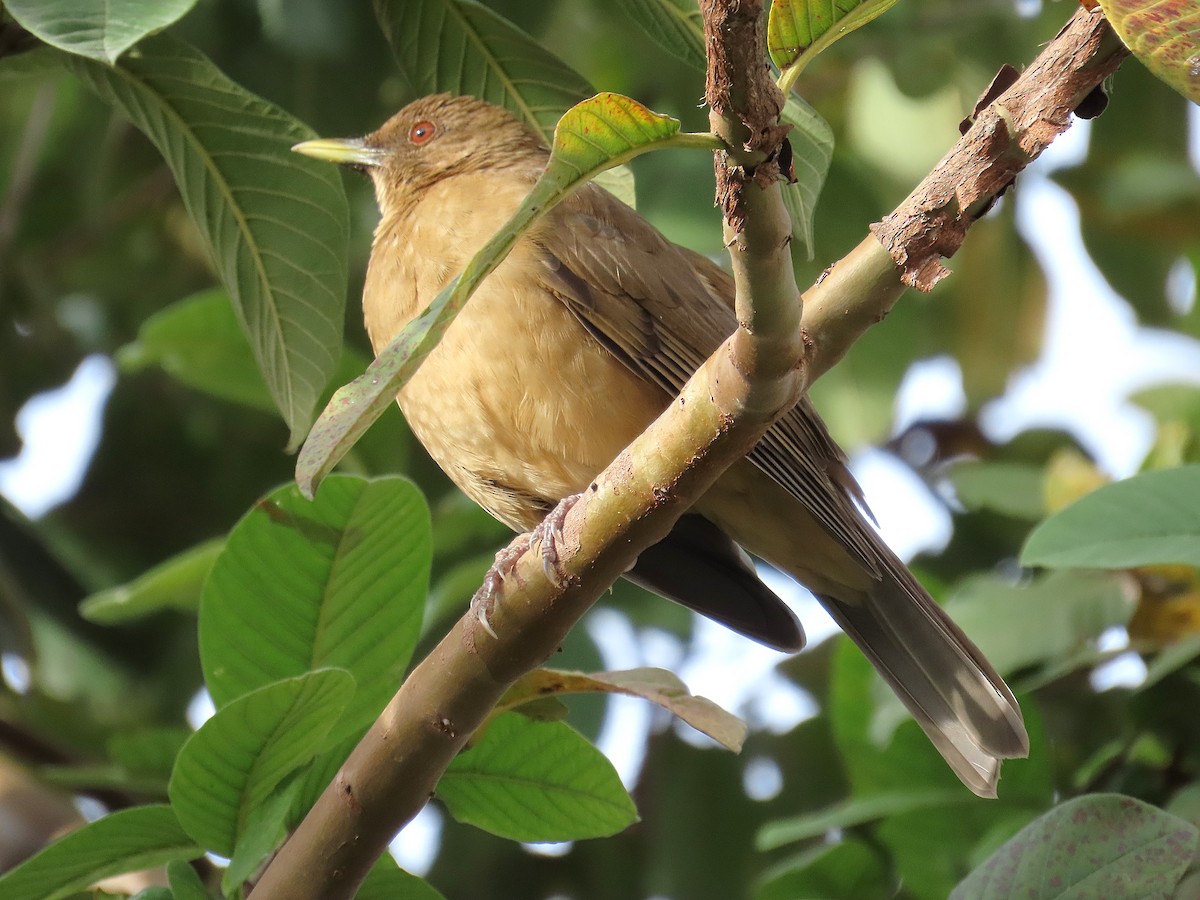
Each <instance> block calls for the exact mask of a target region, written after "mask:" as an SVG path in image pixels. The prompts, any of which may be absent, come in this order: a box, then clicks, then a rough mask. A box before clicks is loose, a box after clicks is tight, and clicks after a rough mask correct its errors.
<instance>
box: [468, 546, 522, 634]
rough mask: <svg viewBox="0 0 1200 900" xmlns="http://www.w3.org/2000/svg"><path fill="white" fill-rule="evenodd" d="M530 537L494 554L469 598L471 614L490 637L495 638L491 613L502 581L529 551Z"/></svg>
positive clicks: (501, 587)
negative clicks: (490, 565) (492, 561)
mask: <svg viewBox="0 0 1200 900" xmlns="http://www.w3.org/2000/svg"><path fill="white" fill-rule="evenodd" d="M530 544H531V540H530V535H527V534H526V535H522V536H521V538H520V539H518V540H516V541H514V542H513V543H511V544H509V545H508V546H507V547H505V548H504V549H503V550H501V551H500V552H499V553H497V554H496V561H495V562H494V563H492V567H491V568H490V569H488V571H487V574H486V575H484V576H483V584H481V585H480V586H479V590H477V591H476V592H475V595H474V596H473V597H471V612H473V613H474V614H475V620H476V621H477V622H478V623H479V625H480V627H481V628H482V629H483V630H484V631H486V632H487V633H488V634H489V635H490V636H491V637H493V638H497V637H498V636H497V634H496V630H495V629H494V628H492V619H491V616H492V611H493V610H494V609H495V608H496V598H497V597H499V596H500V592H501V591H503V590H504V581H505V579H507V578H508V576H509V574H510V573H511V572H512V570H513V566H514V565H516V562H517V560H518V559H520V558H521V556H522V554H524V553H525V551H526V550H528V549H529V547H530Z"/></svg>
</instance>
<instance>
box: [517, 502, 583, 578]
mask: <svg viewBox="0 0 1200 900" xmlns="http://www.w3.org/2000/svg"><path fill="white" fill-rule="evenodd" d="M578 499H579V495H578V494H570V495H569V496H566V497H564V498H563V499H562V500H560V501H558V503H557V504H555V506H554V509H552V510H550V512H548V513H546V518H544V519H542V521H541V522H539V523H538V524H537V526H536V527H535V528H534V529H533V531H531V532H530V533H529V546H530V548H533V547H538V548H539V549H540V550H541V553H542V571H544V572H545V573H546V578H547V579H548V580H549V581H550V583H551V584H552V585H554V586H555V587H556V588H561V587H562V586H563V585H565V584H566V583H567V574H566V573H565V572H564V571H563V570H562V567H561V565H560V564H559V555H558V544H559V541H561V540H562V536H563V523H564V522H565V521H566V519H567V513H569V512H570V511H571V507H572V506H574V505H575V502H576V501H577V500H578Z"/></svg>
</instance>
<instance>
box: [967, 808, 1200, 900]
mask: <svg viewBox="0 0 1200 900" xmlns="http://www.w3.org/2000/svg"><path fill="white" fill-rule="evenodd" d="M1198 835H1200V832H1197V830H1196V828H1195V827H1194V826H1192V825H1190V824H1188V823H1187V822H1185V821H1183V819H1179V818H1176V817H1175V816H1172V815H1169V814H1168V813H1165V812H1163V811H1162V810H1160V809H1155V808H1154V807H1153V806H1150V805H1148V804H1146V803H1143V802H1141V801H1140V800H1135V799H1133V798H1132V797H1122V796H1120V795H1117V794H1093V795H1090V796H1085V797H1078V798H1076V799H1074V800H1069V801H1067V802H1066V803H1063V804H1062V805H1061V806H1057V807H1055V808H1054V809H1052V810H1050V812H1048V813H1046V814H1045V815H1044V816H1042V817H1041V818H1040V819H1038V820H1036V821H1035V822H1033V823H1031V824H1030V825H1028V826H1026V827H1025V828H1024V829H1022V830H1021V832H1020V833H1019V834H1017V836H1016V837H1014V838H1013V839H1012V840H1010V841H1008V843H1006V844H1005V845H1004V846H1003V847H1001V848H1000V849H999V850H997V851H996V852H995V853H993V854H992V855H991V856H990V857H989V858H988V860H987V861H986V862H985V863H984V864H983V865H981V866H980V867H979V868H978V869H976V870H975V871H974V872H972V873H971V874H970V875H968V876H967V877H966V878H965V879H964V880H963V881H962V882H961V883H960V884H959V885H958V887H956V888H955V889H954V893H952V894H951V895H950V896H951V900H1008V898H1011V897H1038V898H1040V900H1067V898H1072V900H1076V898H1078V900H1083V898H1087V897H1102V896H1108V895H1111V894H1113V893H1114V892H1115V894H1119V895H1120V896H1122V897H1137V898H1139V900H1153V898H1164V900H1165V898H1167V897H1170V896H1171V893H1172V891H1171V889H1172V888H1173V887H1174V886H1175V884H1176V883H1177V882H1178V881H1179V879H1180V877H1182V875H1183V872H1184V870H1185V869H1186V868H1187V866H1188V863H1189V862H1191V858H1192V853H1193V852H1194V850H1195V848H1196V843H1197V837H1198ZM1118 886H1119V887H1118Z"/></svg>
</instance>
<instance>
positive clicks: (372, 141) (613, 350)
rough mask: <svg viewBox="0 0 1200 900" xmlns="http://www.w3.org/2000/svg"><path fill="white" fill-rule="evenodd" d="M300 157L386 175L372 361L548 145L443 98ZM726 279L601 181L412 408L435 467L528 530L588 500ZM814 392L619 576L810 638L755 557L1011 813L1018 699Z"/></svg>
mask: <svg viewBox="0 0 1200 900" xmlns="http://www.w3.org/2000/svg"><path fill="white" fill-rule="evenodd" d="M294 149H295V150H296V151H297V152H300V153H302V154H305V155H308V156H310V157H315V158H318V159H323V160H327V161H330V162H336V163H339V164H341V165H344V166H347V167H350V168H353V169H357V170H359V171H361V172H364V173H366V174H367V175H369V176H370V177H371V180H372V181H373V183H374V188H375V195H376V200H377V204H378V206H379V211H380V218H379V222H378V225H377V227H376V229H375V233H374V239H373V242H372V245H371V255H370V260H369V263H368V267H367V274H366V280H365V283H364V287H363V301H362V303H363V318H364V323H365V326H366V331H367V334H368V337H369V339H370V342H371V344H372V346H373V348H374V350H375V353H376V354H378V353H379V352H380V351H381V350H382V349H383V348H385V347H387V346H388V344H389V343H391V342H392V340H393V339H395V338H396V336H397V335H399V334H400V332H401V331H402V330H403V329H404V327H405V326H406V325H407V324H408V323H409V322H410V321H411V320H412V319H413V318H414V317H415V316H417V315H418V314H419V313H420V312H421V311H422V310H424V309H425V308H426V307H427V306H428V305H429V304H430V303H431V302H432V301H433V299H434V298H435V297H436V296H437V295H438V293H439V292H440V291H441V290H442V289H443V288H444V287H445V286H446V285H447V284H449V283H450V282H451V281H452V280H453V279H454V278H455V277H456V276H457V275H458V274H459V273H460V272H461V271H462V270H463V269H464V268H465V267H466V265H467V263H468V261H469V260H470V259H471V257H472V256H473V255H474V254H475V253H476V251H478V250H479V249H480V248H481V247H482V246H483V245H484V243H486V242H487V240H488V239H489V238H490V237H491V236H492V235H493V234H494V233H495V232H496V231H497V230H498V229H499V228H500V227H501V226H502V225H504V224H505V222H506V221H507V220H508V218H509V217H510V216H511V214H512V213H513V212H514V211H515V210H516V209H517V207H518V206H519V205H520V204H521V202H522V200H524V198H525V196H526V195H527V194H528V193H529V191H530V189H531V188H532V187H533V185H534V183H535V182H536V181H537V179H538V177H539V176H540V175H541V174H542V172H543V170H544V169H545V167H546V163H547V160H548V159H549V149H548V148H547V146H546V144H545V142H544V141H543V139H542V137H541V135H540V134H539V133H538V132H536V131H534V130H533V129H532V128H530V127H529V126H527V125H526V124H525V123H523V122H522V121H521V120H520V119H518V118H517V117H516V116H515V115H514V114H512V113H511V112H509V111H508V110H506V109H504V108H502V107H499V106H496V105H493V104H491V103H488V102H486V101H483V100H479V99H476V98H474V97H469V96H452V95H449V94H436V95H431V96H427V97H422V98H420V99H417V100H415V101H413V102H412V103H410V104H408V105H407V106H405V107H404V108H403V109H401V110H400V111H399V112H398V113H396V114H395V115H394V116H392V117H391V118H390V119H388V121H387V122H385V123H384V124H383V125H382V126H381V127H380V128H379V129H378V130H376V131H374V132H371V133H370V134H368V135H366V136H365V137H361V138H354V139H317V140H311V141H306V142H303V143H301V144H298V145H297V146H296V147H295V148H294ZM733 297H734V287H733V281H732V279H731V277H730V275H729V274H728V273H726V272H725V270H724V269H722V268H721V267H720V266H719V265H718V264H717V263H715V262H713V261H712V260H710V259H708V258H707V257H705V256H703V255H701V254H699V253H696V252H694V251H691V250H689V249H686V248H684V247H681V246H678V245H676V244H674V243H672V242H671V241H669V240H668V239H667V238H666V237H665V236H663V235H662V234H661V233H660V232H659V231H658V230H657V229H656V228H655V227H654V226H653V225H652V224H650V222H648V221H647V220H646V219H645V218H643V217H642V216H641V215H640V214H638V213H637V212H636V211H635V210H634V209H633V208H631V207H630V206H628V205H626V204H625V203H623V202H622V201H620V200H618V199H617V198H616V197H615V196H613V195H612V194H610V193H609V192H607V191H606V190H604V189H603V188H602V187H599V186H597V185H595V184H594V183H589V184H586V185H584V186H582V187H580V188H579V189H577V190H575V191H574V192H572V193H571V194H569V195H568V196H567V197H566V198H565V199H563V200H562V201H561V202H560V203H559V204H558V205H556V206H554V207H553V208H552V209H551V210H549V211H548V212H547V213H546V214H545V215H544V216H543V217H542V218H541V219H539V220H538V221H537V222H536V223H535V224H534V225H533V226H532V227H531V228H530V229H529V230H528V231H527V232H526V233H525V234H524V235H523V236H522V237H521V238H520V240H519V241H518V242H517V243H516V244H515V246H514V247H513V249H512V251H511V252H510V254H509V256H508V257H507V258H506V259H505V261H504V262H503V263H502V264H501V265H500V266H499V267H498V268H497V269H496V270H495V271H494V272H493V273H492V274H491V275H490V276H488V278H487V279H486V280H484V281H483V283H482V284H481V285H480V286H479V287H478V289H477V291H476V293H475V294H474V295H473V296H472V297H471V299H470V300H469V301H468V303H467V304H466V305H465V307H464V308H463V309H462V310H461V311H460V313H459V315H458V317H457V318H456V319H455V320H454V322H453V324H452V325H451V326H450V327H449V328H448V329H447V330H446V332H445V334H444V335H443V337H442V340H441V342H440V343H439V344H438V346H437V347H436V348H435V349H434V350H433V351H432V352H431V353H430V354H429V356H428V357H427V358H426V359H425V360H424V362H423V363H422V364H421V366H420V367H419V369H418V370H417V371H416V372H415V374H414V375H413V376H412V378H411V379H410V380H409V381H408V382H407V383H406V384H405V386H404V387H403V388H402V389H401V390H400V391H399V394H398V396H397V401H398V403H399V405H400V408H401V410H402V411H403V414H404V416H405V418H406V419H407V421H408V424H409V426H410V427H411V429H412V431H413V433H414V434H415V435H416V437H417V438H418V439H419V440H420V441H421V443H422V444H423V445H424V447H425V449H426V450H427V451H428V453H429V454H430V456H431V457H432V458H433V460H434V461H435V462H436V463H437V464H438V465H439V466H440V467H441V468H442V469H443V470H444V471H445V473H446V474H447V475H448V476H449V477H450V479H451V480H452V481H453V482H454V483H455V484H456V485H457V486H458V487H459V488H460V489H461V490H462V491H463V492H464V493H465V494H466V495H467V496H468V497H470V498H471V499H473V500H474V501H475V502H476V503H478V504H479V505H480V506H482V507H483V508H484V509H485V510H487V511H488V512H489V513H491V514H492V515H493V516H494V517H496V518H497V519H499V520H500V521H501V522H503V523H505V524H506V525H508V526H509V527H511V528H512V529H514V530H515V531H518V532H523V531H529V530H531V529H533V528H534V527H536V526H537V525H538V524H539V523H540V522H541V521H542V520H543V519H544V517H545V516H546V515H547V513H548V512H549V511H550V510H552V509H553V508H554V507H555V505H556V504H557V503H558V502H559V501H561V500H562V499H564V498H566V497H569V496H571V495H573V494H576V493H579V492H581V491H583V490H584V489H585V488H586V487H587V485H589V484H590V483H591V481H592V480H593V479H594V478H595V476H596V475H597V474H598V473H599V472H600V471H601V470H602V469H604V467H605V466H606V465H607V464H608V463H609V462H610V461H612V460H613V459H614V458H615V457H616V456H617V454H618V453H619V452H620V451H621V450H623V449H624V448H625V447H626V446H627V445H628V444H629V443H630V442H631V441H632V440H633V439H634V438H635V437H636V436H637V435H638V434H640V433H641V432H642V431H643V430H644V429H645V428H646V426H647V425H649V424H650V422H651V421H653V420H654V419H655V418H656V417H657V416H658V415H659V413H661V412H662V411H663V409H665V408H666V406H667V405H668V404H669V403H670V402H671V401H672V399H673V398H674V397H675V396H676V395H677V394H678V392H679V390H680V388H681V387H682V386H683V384H684V383H685V382H686V381H687V379H688V378H689V377H690V376H691V375H692V373H693V372H694V371H695V370H696V369H698V368H699V367H700V365H701V364H702V362H703V361H704V360H705V359H706V358H707V357H708V356H709V355H710V354H711V353H712V352H713V351H714V350H715V349H716V348H717V347H718V346H719V345H720V344H721V343H722V342H723V341H724V340H725V339H726V338H727V337H728V336H729V335H730V334H731V333H732V332H733V331H734V329H735V328H736V326H737V321H736V318H735V314H734V309H733ZM867 515H869V513H867V512H866V505H865V501H864V499H863V496H862V492H861V490H860V488H859V487H858V485H857V483H856V482H855V480H854V478H853V476H852V475H851V474H850V471H849V468H848V465H847V459H846V456H845V454H844V453H843V452H842V450H841V449H840V448H839V447H838V445H837V444H836V443H835V441H834V440H833V438H832V437H831V436H830V434H829V432H828V430H827V428H826V426H825V424H824V422H822V420H821V418H820V416H819V415H818V414H817V411H816V409H815V408H814V407H813V406H812V404H811V402H810V401H809V400H808V399H807V397H804V398H802V399H801V400H800V401H799V402H798V403H797V404H796V405H795V406H794V407H793V408H792V409H790V410H789V411H788V412H786V413H785V414H784V415H783V416H782V417H781V418H780V419H779V420H778V421H777V422H776V423H775V424H774V425H773V426H772V427H771V428H770V429H769V430H768V431H767V432H766V433H765V434H764V436H763V437H762V438H761V439H760V440H759V442H758V443H757V444H756V445H755V446H754V448H753V449H752V450H751V451H750V453H749V454H748V456H747V457H746V458H745V459H743V460H741V461H739V462H737V463H735V464H734V465H733V466H732V467H730V468H729V469H728V470H726V472H725V473H723V474H722V475H721V477H720V478H719V479H718V480H717V481H716V482H715V484H714V485H713V486H712V487H711V488H710V489H709V490H708V491H707V492H706V493H705V494H704V495H703V496H702V497H701V498H700V499H699V500H697V501H696V502H695V503H694V504H693V506H692V507H691V508H690V509H689V510H688V511H687V512H686V513H685V514H684V515H683V516H682V517H681V518H680V519H679V521H678V523H677V524H676V525H675V526H674V528H673V529H672V531H671V532H670V534H668V536H667V537H666V538H664V539H663V540H662V541H660V542H659V543H657V544H655V545H653V546H651V547H650V548H649V549H647V550H646V551H644V552H643V553H642V554H641V555H640V556H639V558H638V560H637V562H636V563H635V564H634V566H633V568H632V569H631V570H630V571H629V572H628V573H626V576H625V577H627V578H629V579H630V580H632V581H634V582H635V583H638V584H640V585H642V586H644V587H647V588H649V589H650V590H652V591H654V592H656V593H658V594H661V595H662V596H664V597H667V598H669V599H672V600H675V601H678V602H680V603H682V604H683V605H685V606H687V607H689V608H691V609H693V610H695V611H697V612H699V613H701V614H703V615H706V616H708V617H710V618H712V619H714V620H716V621H718V622H720V623H722V624H724V625H726V626H728V627H729V628H732V629H733V630H735V631H737V632H740V633H742V634H744V635H746V636H747V637H750V638H752V639H754V640H757V641H759V642H761V643H763V644H766V645H768V646H770V647H773V648H776V649H779V650H783V651H786V652H792V651H796V650H799V649H800V648H801V647H802V646H803V644H804V632H803V629H802V627H801V625H800V623H799V621H798V620H797V618H796V616H795V615H794V613H793V612H792V611H791V609H790V608H789V607H788V606H787V604H785V603H784V602H783V601H782V600H781V599H780V598H779V597H778V596H777V595H776V594H775V593H774V592H773V591H771V590H770V589H769V588H768V587H767V586H766V585H765V584H764V583H763V582H762V581H761V580H760V578H759V577H758V575H757V573H756V571H755V568H754V565H753V560H752V558H751V556H750V555H751V554H753V556H756V557H758V558H760V559H762V560H765V561H766V562H768V563H769V564H771V565H772V566H774V567H775V568H777V569H779V570H781V571H783V572H785V573H787V574H788V575H789V576H790V577H791V578H793V579H794V580H796V581H797V582H799V583H800V584H801V585H803V586H804V587H806V588H808V589H809V590H810V591H811V592H812V593H813V594H814V595H815V596H816V597H817V599H818V600H819V601H820V602H821V603H822V605H823V606H824V607H825V608H826V609H827V610H828V612H829V614H830V615H831V616H832V618H833V619H834V621H835V622H836V623H837V624H838V625H839V626H840V627H841V629H842V630H843V631H844V632H845V633H846V634H848V635H849V636H850V638H851V639H852V640H853V641H854V643H855V644H857V645H858V647H859V648H860V649H861V650H862V652H863V653H864V654H865V655H866V656H867V658H868V659H869V660H870V661H871V663H872V664H873V665H874V667H875V669H876V670H877V671H878V672H879V674H880V675H881V676H882V677H883V679H884V680H885V681H886V682H887V683H888V684H889V685H890V686H891V688H892V689H893V690H894V691H895V692H896V694H897V695H898V696H899V698H900V700H901V701H902V702H903V703H904V704H905V706H907V707H908V709H909V710H910V711H911V713H912V715H913V717H914V718H915V719H916V721H917V722H918V724H919V725H920V726H921V728H922V729H924V731H925V733H926V734H927V735H928V737H929V739H930V740H931V742H932V743H933V745H934V747H935V748H936V749H937V750H938V751H939V752H940V753H941V755H942V756H943V757H944V758H945V760H946V761H947V763H948V764H949V766H950V768H951V769H952V770H953V771H954V772H955V774H957V775H958V777H959V778H960V779H961V781H962V782H963V783H964V784H965V785H966V786H967V787H968V788H969V789H970V790H971V791H973V792H974V793H976V794H977V795H979V796H981V797H995V796H996V787H997V782H998V780H999V774H1000V764H1001V761H1002V760H1004V759H1007V758H1013V757H1023V756H1026V755H1027V754H1028V749H1029V739H1028V735H1027V733H1026V730H1025V726H1024V721H1023V718H1022V714H1021V710H1020V707H1019V706H1018V704H1017V702H1016V699H1015V698H1014V697H1013V694H1012V692H1011V691H1010V690H1009V688H1008V687H1007V685H1005V683H1004V681H1003V680H1002V679H1001V678H1000V676H999V675H998V674H997V673H996V672H995V670H994V669H993V668H992V666H991V665H990V664H989V663H988V661H987V660H986V659H985V658H984V656H983V654H982V653H981V652H980V651H979V650H978V649H977V648H976V646H975V645H974V644H973V643H972V642H971V641H970V639H969V638H967V636H966V635H965V634H964V633H963V632H962V630H961V629H960V628H959V627H958V626H957V625H955V623H954V622H953V621H952V620H951V618H950V617H949V616H948V615H947V614H946V613H945V612H944V611H943V609H942V608H941V607H940V606H939V605H938V604H937V603H936V602H935V601H934V600H933V599H932V597H930V595H929V594H928V592H926V590H925V589H924V588H923V587H922V586H921V584H920V582H919V581H918V580H917V579H916V578H915V577H914V576H913V575H912V574H911V573H910V572H909V570H908V569H907V567H906V566H905V565H904V564H903V563H902V562H901V561H900V560H899V559H898V558H897V557H896V555H895V554H894V553H893V552H892V551H891V550H890V549H888V547H887V545H886V544H885V543H884V542H883V540H882V539H881V538H880V537H879V536H878V534H877V533H876V531H875V530H874V529H873V528H872V526H871V525H870V523H869V521H868V519H867Z"/></svg>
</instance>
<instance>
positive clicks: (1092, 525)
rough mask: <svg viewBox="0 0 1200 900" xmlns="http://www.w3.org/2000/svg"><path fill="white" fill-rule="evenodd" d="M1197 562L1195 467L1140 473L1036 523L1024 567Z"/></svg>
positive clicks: (1199, 483) (1199, 478) (1199, 501)
mask: <svg viewBox="0 0 1200 900" xmlns="http://www.w3.org/2000/svg"><path fill="white" fill-rule="evenodd" d="M1160 563H1183V564H1185V565H1191V566H1200V466H1180V467H1179V468H1177V469H1161V470H1159V471H1156V472H1144V473H1142V474H1141V475H1135V476H1134V477H1133V478H1128V479H1126V480H1124V481H1118V482H1115V483H1114V484H1108V485H1104V486H1103V487H1101V488H1097V489H1096V490H1094V491H1092V493H1090V494H1087V495H1086V496H1084V497H1081V498H1080V499H1079V500H1077V501H1076V502H1075V503H1072V504H1071V505H1070V506H1068V507H1067V508H1066V509H1063V510H1061V511H1060V512H1058V513H1056V514H1055V515H1053V516H1051V517H1050V518H1048V519H1047V520H1046V521H1044V522H1042V524H1041V525H1039V526H1038V527H1037V528H1036V529H1034V531H1033V533H1032V534H1031V535H1030V536H1029V539H1028V540H1027V541H1026V542H1025V547H1024V549H1023V550H1022V551H1021V564H1022V565H1026V566H1075V567H1078V568H1094V569H1125V568H1130V567H1132V566H1147V565H1155V564H1160Z"/></svg>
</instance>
